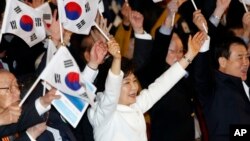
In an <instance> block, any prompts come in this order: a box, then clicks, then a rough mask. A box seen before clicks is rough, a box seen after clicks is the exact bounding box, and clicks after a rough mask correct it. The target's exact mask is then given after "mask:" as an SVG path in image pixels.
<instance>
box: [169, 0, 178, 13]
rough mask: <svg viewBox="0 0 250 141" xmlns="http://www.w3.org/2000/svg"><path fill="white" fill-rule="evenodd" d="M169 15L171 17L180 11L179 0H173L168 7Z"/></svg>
mask: <svg viewBox="0 0 250 141" xmlns="http://www.w3.org/2000/svg"><path fill="white" fill-rule="evenodd" d="M167 10H168V14H170V15H171V16H172V15H173V14H174V13H176V12H177V11H178V0H171V1H170V2H168V5H167Z"/></svg>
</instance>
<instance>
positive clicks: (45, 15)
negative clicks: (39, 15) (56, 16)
mask: <svg viewBox="0 0 250 141" xmlns="http://www.w3.org/2000/svg"><path fill="white" fill-rule="evenodd" d="M43 19H44V20H50V19H51V15H50V14H43Z"/></svg>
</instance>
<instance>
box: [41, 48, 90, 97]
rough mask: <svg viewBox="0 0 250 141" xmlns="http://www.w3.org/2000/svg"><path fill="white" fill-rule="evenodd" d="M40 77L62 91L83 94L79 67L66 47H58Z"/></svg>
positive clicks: (70, 93) (77, 94) (74, 94)
mask: <svg viewBox="0 0 250 141" xmlns="http://www.w3.org/2000/svg"><path fill="white" fill-rule="evenodd" d="M40 78H41V79H43V80H44V81H46V82H47V83H48V84H50V85H51V86H53V87H54V88H56V89H58V90H59V91H61V92H63V93H66V94H69V95H73V96H79V97H80V96H81V95H84V94H85V88H84V87H83V86H82V85H81V84H80V79H81V73H80V70H79V67H78V66H77V64H76V62H75V60H74V58H73V57H72V55H71V54H70V53H69V51H68V49H67V48H66V47H63V46H61V47H60V48H59V49H58V51H57V52H56V54H55V55H54V56H53V58H52V59H51V61H50V62H49V64H47V65H46V67H45V69H44V70H43V72H42V74H41V75H40Z"/></svg>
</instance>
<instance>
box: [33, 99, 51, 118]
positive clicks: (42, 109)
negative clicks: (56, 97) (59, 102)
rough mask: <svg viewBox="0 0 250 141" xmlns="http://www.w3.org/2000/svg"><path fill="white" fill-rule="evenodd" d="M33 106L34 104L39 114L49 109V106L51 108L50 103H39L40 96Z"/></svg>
mask: <svg viewBox="0 0 250 141" xmlns="http://www.w3.org/2000/svg"><path fill="white" fill-rule="evenodd" d="M35 106H36V110H37V112H38V114H39V115H40V116H41V115H43V114H44V113H45V112H47V111H49V110H50V108H51V105H49V106H48V107H46V108H45V107H43V105H42V104H41V102H40V98H38V99H37V100H36V101H35Z"/></svg>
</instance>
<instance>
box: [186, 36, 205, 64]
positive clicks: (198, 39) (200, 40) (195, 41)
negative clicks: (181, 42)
mask: <svg viewBox="0 0 250 141" xmlns="http://www.w3.org/2000/svg"><path fill="white" fill-rule="evenodd" d="M206 37H207V36H206V33H204V32H197V33H196V34H195V35H194V36H193V37H191V36H189V38H188V52H187V55H189V57H190V58H191V59H193V58H194V57H195V56H196V55H197V54H198V53H199V51H200V48H201V47H202V45H203V44H204V42H205V40H206Z"/></svg>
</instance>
